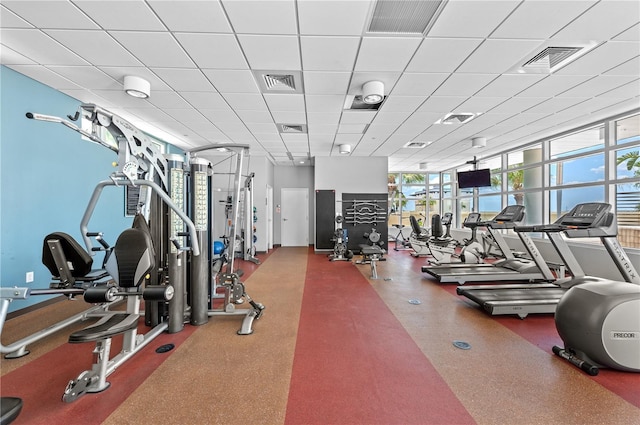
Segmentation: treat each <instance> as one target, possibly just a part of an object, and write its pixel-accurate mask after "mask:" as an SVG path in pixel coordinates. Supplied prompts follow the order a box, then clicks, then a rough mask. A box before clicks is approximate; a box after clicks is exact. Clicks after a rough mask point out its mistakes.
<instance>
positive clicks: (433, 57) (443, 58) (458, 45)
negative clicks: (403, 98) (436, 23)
mask: <svg viewBox="0 0 640 425" xmlns="http://www.w3.org/2000/svg"><path fill="white" fill-rule="evenodd" d="M482 41H483V40H482V39H480V38H475V39H474V38H425V40H424V41H423V42H422V44H421V45H420V47H418V50H417V51H416V54H415V55H414V57H413V59H411V62H409V66H408V67H407V72H429V73H434V72H446V73H449V72H453V71H455V70H456V69H457V68H458V67H459V66H460V64H461V63H463V62H464V61H465V59H466V58H467V57H468V56H469V55H470V54H471V53H472V52H473V51H474V50H475V49H476V48H477V47H478V46H479V45H480V43H482Z"/></svg>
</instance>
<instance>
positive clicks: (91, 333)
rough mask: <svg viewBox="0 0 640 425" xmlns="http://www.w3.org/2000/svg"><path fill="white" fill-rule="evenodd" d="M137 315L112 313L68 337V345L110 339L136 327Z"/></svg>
mask: <svg viewBox="0 0 640 425" xmlns="http://www.w3.org/2000/svg"><path fill="white" fill-rule="evenodd" d="M139 318H140V315H138V314H128V313H113V314H109V315H107V316H105V317H103V318H102V319H100V320H98V321H97V322H96V323H94V324H93V325H91V326H87V327H86V328H84V329H81V330H79V331H77V332H74V333H72V334H71V335H70V336H69V342H70V343H80V342H91V341H98V340H100V339H107V338H111V337H112V336H114V335H118V334H121V333H125V332H127V331H130V330H132V329H134V328H136V327H137V326H138V319H139Z"/></svg>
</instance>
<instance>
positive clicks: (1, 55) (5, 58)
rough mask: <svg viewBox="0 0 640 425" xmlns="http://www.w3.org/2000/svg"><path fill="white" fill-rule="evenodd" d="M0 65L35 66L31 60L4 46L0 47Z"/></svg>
mask: <svg viewBox="0 0 640 425" xmlns="http://www.w3.org/2000/svg"><path fill="white" fill-rule="evenodd" d="M0 63H1V64H2V65H35V64H36V63H35V62H34V61H32V60H31V59H29V58H27V57H24V56H23V55H21V54H20V53H18V52H16V51H15V50H13V49H10V48H8V47H6V46H2V45H0Z"/></svg>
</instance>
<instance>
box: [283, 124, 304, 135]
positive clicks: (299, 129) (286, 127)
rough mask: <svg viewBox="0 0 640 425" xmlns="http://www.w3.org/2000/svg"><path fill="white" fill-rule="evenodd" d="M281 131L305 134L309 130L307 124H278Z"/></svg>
mask: <svg viewBox="0 0 640 425" xmlns="http://www.w3.org/2000/svg"><path fill="white" fill-rule="evenodd" d="M276 126H277V127H278V131H279V132H280V133H288V134H292V133H293V134H305V133H306V132H307V125H306V124H276Z"/></svg>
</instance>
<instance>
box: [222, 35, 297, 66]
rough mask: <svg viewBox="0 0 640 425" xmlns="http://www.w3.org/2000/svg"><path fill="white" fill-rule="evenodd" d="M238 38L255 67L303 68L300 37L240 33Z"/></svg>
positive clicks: (250, 62) (249, 60)
mask: <svg viewBox="0 0 640 425" xmlns="http://www.w3.org/2000/svg"><path fill="white" fill-rule="evenodd" d="M238 40H239V41H240V45H241V46H242V50H243V51H244V54H245V56H246V58H247V61H248V62H249V65H250V66H251V68H253V69H265V70H280V69H283V70H293V71H298V70H301V69H302V65H301V63H300V46H299V45H298V37H295V36H278V35H243V34H240V35H238ZM211 68H212V67H211Z"/></svg>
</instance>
